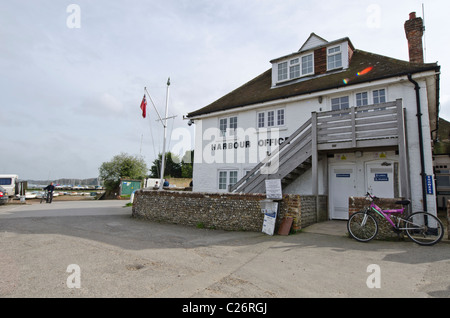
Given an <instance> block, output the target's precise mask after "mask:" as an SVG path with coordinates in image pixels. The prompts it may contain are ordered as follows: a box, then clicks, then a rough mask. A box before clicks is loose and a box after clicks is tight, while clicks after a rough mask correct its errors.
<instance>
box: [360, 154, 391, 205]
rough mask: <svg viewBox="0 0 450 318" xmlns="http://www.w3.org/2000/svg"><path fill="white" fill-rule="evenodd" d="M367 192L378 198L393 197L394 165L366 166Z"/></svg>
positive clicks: (385, 162)
mask: <svg viewBox="0 0 450 318" xmlns="http://www.w3.org/2000/svg"><path fill="white" fill-rule="evenodd" d="M366 179H367V191H369V192H370V193H371V194H373V195H374V196H377V197H379V198H393V197H394V163H392V162H387V161H384V162H378V163H367V164H366Z"/></svg>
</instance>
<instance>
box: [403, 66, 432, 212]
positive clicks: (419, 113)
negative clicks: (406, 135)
mask: <svg viewBox="0 0 450 318" xmlns="http://www.w3.org/2000/svg"><path fill="white" fill-rule="evenodd" d="M408 80H409V81H410V82H411V83H412V84H414V90H415V91H416V104H417V114H416V116H417V125H418V128H419V148H420V176H421V178H422V202H423V210H424V211H425V212H427V210H428V205H427V185H426V181H425V176H426V174H425V156H424V154H423V131H422V110H421V107H420V93H419V90H420V86H419V84H417V82H416V81H415V80H413V79H412V76H411V74H408Z"/></svg>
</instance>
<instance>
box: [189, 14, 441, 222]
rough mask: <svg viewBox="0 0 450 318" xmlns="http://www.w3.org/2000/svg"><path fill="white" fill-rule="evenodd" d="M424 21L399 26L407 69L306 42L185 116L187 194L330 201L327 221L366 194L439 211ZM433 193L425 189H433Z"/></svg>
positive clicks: (337, 45) (434, 77)
mask: <svg viewBox="0 0 450 318" xmlns="http://www.w3.org/2000/svg"><path fill="white" fill-rule="evenodd" d="M422 30H423V28H422V19H421V18H416V17H415V14H414V13H412V14H411V15H410V19H409V20H408V21H406V23H405V31H406V33H407V38H408V43H409V48H410V61H409V62H406V61H400V60H396V59H393V58H389V57H386V56H381V55H377V54H373V53H369V52H365V51H361V50H358V49H356V48H355V47H354V46H353V44H352V42H351V41H350V39H349V38H342V39H339V40H335V41H330V42H329V41H326V40H325V39H323V38H321V37H319V36H318V35H316V34H314V33H312V34H311V35H310V37H309V38H308V39H307V40H306V42H305V43H304V44H303V45H302V46H301V48H300V50H299V51H298V52H294V53H292V54H289V55H286V56H282V57H279V58H276V59H273V60H272V61H271V64H272V67H271V68H270V69H269V70H267V71H266V72H264V73H263V74H261V75H259V76H258V77H256V78H254V79H252V80H251V81H249V82H248V83H246V84H244V85H243V86H241V87H239V88H237V89H236V90H234V91H232V92H230V93H229V94H227V95H225V96H223V97H222V98H220V99H218V100H217V101H215V102H213V103H212V104H210V105H208V106H206V107H203V108H201V109H199V110H197V111H194V112H191V113H189V114H188V115H187V117H188V118H189V119H190V120H191V122H193V123H194V124H195V125H196V138H195V152H194V154H195V158H194V172H193V173H194V175H193V183H194V187H193V190H194V191H201V192H220V191H233V192H261V193H264V191H265V189H264V180H265V179H268V178H269V179H281V180H282V185H283V193H295V194H308V195H327V196H328V200H329V204H328V206H329V218H330V219H346V218H347V217H348V198H349V197H350V196H364V195H365V193H366V192H367V191H370V192H371V193H373V194H374V195H376V196H378V197H404V198H408V199H411V201H412V210H413V211H418V210H427V211H429V212H431V213H435V212H436V200H435V194H434V191H433V189H431V187H430V184H427V181H430V180H431V182H432V180H433V164H432V140H433V138H434V135H435V130H436V122H437V119H438V112H439V107H438V105H439V72H440V67H439V66H438V65H437V63H428V64H425V63H423V49H422V47H421V43H422ZM431 185H432V184H431Z"/></svg>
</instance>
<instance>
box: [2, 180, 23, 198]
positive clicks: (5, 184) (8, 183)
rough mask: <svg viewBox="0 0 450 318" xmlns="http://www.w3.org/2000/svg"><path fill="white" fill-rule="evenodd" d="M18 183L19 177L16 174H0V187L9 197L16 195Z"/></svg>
mask: <svg viewBox="0 0 450 318" xmlns="http://www.w3.org/2000/svg"><path fill="white" fill-rule="evenodd" d="M18 182H19V176H18V175H16V174H0V187H2V188H4V189H5V190H6V192H7V193H8V196H10V197H13V196H14V195H15V194H16V184H17V183H18Z"/></svg>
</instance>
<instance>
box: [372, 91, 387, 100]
mask: <svg viewBox="0 0 450 318" xmlns="http://www.w3.org/2000/svg"><path fill="white" fill-rule="evenodd" d="M380 91H384V95H383V98H384V102H380V101H378V102H375V92H378V93H379V92H380ZM377 98H378V99H379V98H380V96H378V97H377ZM386 102H387V90H386V88H379V89H374V90H372V103H373V104H382V103H386Z"/></svg>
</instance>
